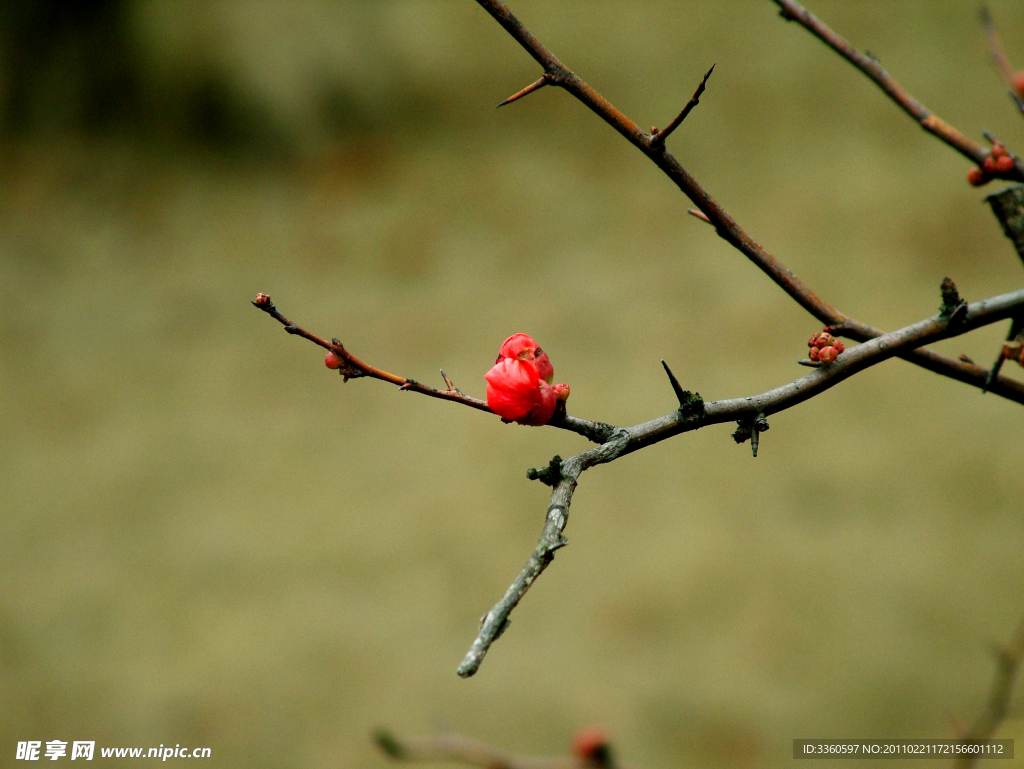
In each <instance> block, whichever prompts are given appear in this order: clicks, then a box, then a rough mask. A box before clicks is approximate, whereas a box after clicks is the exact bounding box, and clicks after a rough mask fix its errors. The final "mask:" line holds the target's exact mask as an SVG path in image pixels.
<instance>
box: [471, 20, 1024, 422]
mask: <svg viewBox="0 0 1024 769" xmlns="http://www.w3.org/2000/svg"><path fill="white" fill-rule="evenodd" d="M477 2H478V3H479V4H480V6H481V7H483V8H484V10H486V11H487V12H488V13H489V14H490V15H491V16H492V17H494V19H495V20H496V21H497V22H498V23H499V24H501V26H502V27H503V28H504V29H505V30H506V31H507V32H508V33H509V34H510V35H511V36H512V37H513V38H514V39H515V40H516V41H517V42H518V43H519V44H520V45H521V46H522V47H523V48H524V49H525V50H526V51H527V53H529V54H530V55H531V56H532V57H533V58H534V59H535V60H536V61H537V62H538V63H539V64H540V65H541V66H542V67H543V68H544V78H545V79H546V80H547V82H548V83H549V84H551V85H557V86H559V87H560V88H563V89H564V90H566V91H567V92H569V93H570V94H572V95H573V96H574V97H576V98H577V99H578V100H579V101H581V102H582V103H583V104H585V105H586V106H587V107H589V108H590V109H591V110H592V111H593V112H594V113H595V114H596V115H597V116H598V117H600V118H601V119H602V120H604V121H605V122H606V123H608V124H609V125H610V126H611V127H612V128H614V129H615V130H616V131H618V132H619V133H620V134H621V135H622V136H624V137H625V138H626V139H627V140H628V141H629V142H630V143H631V144H632V145H633V146H635V147H636V148H637V149H639V150H640V151H641V152H643V153H644V154H645V155H646V156H647V157H648V158H649V159H650V160H651V161H652V162H654V164H655V165H657V166H658V168H660V169H661V170H662V171H663V172H664V173H665V174H666V175H667V176H668V177H669V178H670V179H671V180H672V181H673V182H674V183H675V184H676V186H678V187H679V189H680V190H681V191H682V192H683V194H685V195H686V196H687V197H688V198H689V199H690V200H691V201H692V202H693V203H694V205H696V206H697V210H698V211H699V212H700V214H701V218H703V219H705V220H706V221H707V222H708V223H709V224H711V225H712V226H713V227H714V228H715V230H716V232H717V233H718V235H719V236H720V237H722V238H723V239H724V240H726V241H727V242H728V243H729V244H730V245H732V246H733V247H734V248H736V249H737V250H738V251H740V252H741V253H742V254H743V255H744V256H746V257H747V258H748V259H749V260H750V261H752V262H753V263H754V264H755V265H756V266H757V267H758V268H759V269H760V270H761V271H762V272H764V273H765V274H766V275H768V277H770V278H771V279H772V280H773V281H774V282H775V283H776V284H777V285H778V286H779V287H780V288H782V290H783V291H785V292H786V294H788V295H789V296H790V297H791V298H792V299H793V300H794V301H796V302H797V304H799V305H800V306H801V307H803V308H804V309H805V310H807V311H808V312H809V313H810V314H811V315H813V316H814V317H815V318H817V319H818V320H819V321H821V322H822V323H824V324H826V325H828V326H831V327H832V328H833V329H835V330H836V331H837V332H838V333H841V334H843V335H844V336H848V337H849V338H851V339H855V340H857V341H865V340H867V339H872V338H875V337H878V336H880V335H882V333H884V332H882V331H880V330H879V329H875V328H873V327H871V326H869V325H867V324H865V323H861V322H860V321H858V320H855V319H854V318H851V317H849V316H848V315H846V314H845V313H843V312H840V311H839V310H838V309H836V308H835V307H833V306H832V305H831V304H829V303H828V302H826V301H824V300H823V299H821V297H819V296H818V295H817V294H815V293H814V292H813V291H811V289H810V288H809V287H807V286H806V285H805V284H804V283H803V282H802V281H801V280H800V279H799V278H797V277H796V275H794V274H793V273H792V271H790V270H789V269H788V268H787V267H786V266H785V265H784V264H782V262H780V261H779V260H778V259H776V258H775V257H774V256H773V255H772V254H771V253H770V252H769V251H768V250H767V249H766V248H764V246H762V245H761V244H760V243H758V242H757V241H755V240H754V239H753V238H752V237H750V235H749V234H747V232H746V231H745V230H744V229H743V228H742V227H741V226H740V225H739V223H738V222H737V221H736V220H735V219H733V218H732V216H730V215H729V214H728V212H726V211H725V209H724V208H722V207H721V206H720V205H719V204H718V203H717V202H716V201H715V199H714V198H712V197H711V195H710V194H709V193H708V192H707V191H706V190H705V189H704V188H703V187H702V186H701V185H700V184H699V183H698V182H697V180H696V179H695V178H694V177H693V176H691V175H690V174H689V172H687V171H686V169H684V168H683V167H682V165H681V164H680V163H679V161H678V160H676V159H675V157H673V156H672V154H671V153H670V152H669V151H668V150H667V149H666V147H665V145H664V142H656V141H653V136H652V135H650V134H646V133H644V131H643V130H641V129H640V127H639V126H638V125H637V124H636V123H634V122H633V121H632V120H630V119H629V118H628V117H627V116H626V115H624V114H623V113H622V112H620V111H619V110H618V109H616V108H615V107H614V106H613V105H612V104H611V103H610V102H609V101H608V100H607V99H605V98H604V97H603V96H601V94H599V93H598V92H597V91H595V90H594V89H593V88H591V87H590V86H589V85H587V84H586V83H585V82H584V81H583V80H581V79H580V78H579V77H578V76H577V75H576V74H575V73H574V72H573V71H572V70H570V69H569V68H568V67H566V66H565V65H564V64H563V63H562V62H561V61H559V59H558V58H557V57H556V56H555V55H554V54H553V53H552V52H551V51H550V50H548V49H547V47H545V46H544V44H543V43H541V42H540V40H538V39H537V38H536V37H535V36H534V35H533V34H532V33H531V32H530V31H529V30H528V29H527V28H526V27H525V26H524V25H523V23H522V22H520V21H519V19H517V18H516V17H515V16H514V15H513V14H512V12H511V11H510V10H509V9H508V7H507V6H506V5H505V4H504V3H502V2H500V0H477ZM796 8H799V6H796ZM801 10H802V9H801ZM805 13H806V12H805ZM808 15H809V14H808ZM812 18H813V17H812ZM819 23H820V22H819ZM886 77H888V76H886ZM914 103H916V102H914ZM921 109H923V107H922V108H921ZM936 120H937V118H936ZM940 122H941V121H940ZM942 125H945V124H944V123H943V124H942ZM950 131H952V132H953V133H951V134H950V135H953V134H955V135H957V136H962V134H959V132H956V131H955V129H950ZM963 139H964V142H967V144H965V145H964V146H965V147H967V148H969V149H970V148H971V147H976V148H977V153H976V154H977V158H978V159H977V160H976V161H975V162H979V163H980V162H982V160H983V159H984V157H985V156H986V155H987V154H988V153H987V152H985V151H984V150H983V149H982V148H981V146H980V145H977V144H974V143H972V142H970V140H969V139H967V138H966V137H963ZM971 151H972V152H974V150H973V149H972V150H971ZM968 156H969V157H972V159H974V156H973V155H968ZM1017 162H1018V164H1019V163H1020V161H1019V160H1018V161H1017ZM1013 178H1018V177H1016V176H1014V177H1013ZM1020 178H1024V176H1021V177H1020ZM691 213H693V212H692V211H691ZM899 357H901V358H904V359H905V360H908V361H910V362H911V363H915V364H917V365H919V366H921V367H923V368H925V369H927V370H929V371H932V372H935V373H937V374H942V375H943V376H947V377H950V378H952V379H956V380H957V381H960V382H964V383H966V384H970V385H973V386H975V387H977V388H979V389H982V388H984V387H985V383H986V381H987V378H988V373H989V372H988V371H986V370H985V369H983V368H981V367H980V366H977V365H974V364H972V363H967V362H965V361H961V360H957V359H955V358H951V357H949V356H946V355H942V354H940V353H937V352H934V351H931V350H910V349H907V350H903V351H902V352H901V354H900V356H899ZM989 392H992V393H995V394H997V395H1001V396H1003V397H1005V398H1009V399H1010V400H1014V401H1016V402H1018V403H1024V385H1021V384H1020V383H1019V382H1015V381H1014V380H1012V379H1009V378H1007V377H999V378H997V379H996V380H995V381H993V382H992V386H991V387H990V388H989Z"/></svg>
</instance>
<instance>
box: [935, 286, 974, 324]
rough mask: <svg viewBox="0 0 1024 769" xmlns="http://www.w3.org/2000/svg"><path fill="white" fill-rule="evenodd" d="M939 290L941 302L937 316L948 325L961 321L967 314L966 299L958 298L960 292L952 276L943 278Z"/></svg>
mask: <svg viewBox="0 0 1024 769" xmlns="http://www.w3.org/2000/svg"><path fill="white" fill-rule="evenodd" d="M940 290H941V291H942V304H941V305H940V306H939V317H940V318H942V319H943V320H944V321H946V324H947V325H950V326H952V325H955V324H957V323H961V322H962V321H963V320H964V318H965V317H966V316H967V300H966V299H961V298H960V292H959V290H958V289H957V287H956V283H954V282H953V280H952V278H948V277H947V278H944V279H943V281H942V285H941V286H940Z"/></svg>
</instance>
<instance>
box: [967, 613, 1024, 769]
mask: <svg viewBox="0 0 1024 769" xmlns="http://www.w3.org/2000/svg"><path fill="white" fill-rule="evenodd" d="M1022 658H1024V619H1022V620H1021V622H1020V624H1019V625H1017V630H1016V632H1015V633H1014V634H1013V638H1011V639H1010V642H1009V643H1008V644H1007V645H1006V646H1004V647H1002V648H1000V649H998V650H997V652H996V675H995V679H994V680H993V681H992V690H991V693H990V694H989V701H988V706H987V707H986V708H985V712H983V713H982V714H981V717H980V718H978V720H977V721H976V722H975V723H974V725H973V726H972V727H971V728H970V729H969V730H968V731H967V733H966V734H964V735H962V739H963V740H964V741H965V742H981V741H983V740H987V739H989V738H991V737H992V735H994V734H995V733H996V729H998V728H999V724H1001V723H1002V721H1003V719H1004V718H1006V713H1007V711H1008V710H1009V708H1010V697H1011V696H1012V694H1013V682H1014V679H1015V678H1016V676H1017V669H1018V668H1019V666H1020V662H1021V659H1022ZM978 757H979V756H978V755H977V754H963V755H962V757H961V758H959V759H958V760H957V762H956V764H954V766H955V767H957V769H968V767H971V766H974V764H975V762H976V761H977V760H978Z"/></svg>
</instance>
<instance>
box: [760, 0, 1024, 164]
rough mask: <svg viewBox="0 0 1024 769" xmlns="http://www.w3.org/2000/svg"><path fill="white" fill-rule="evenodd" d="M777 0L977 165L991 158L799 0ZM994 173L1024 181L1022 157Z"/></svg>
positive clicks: (784, 10) (789, 15) (924, 125)
mask: <svg viewBox="0 0 1024 769" xmlns="http://www.w3.org/2000/svg"><path fill="white" fill-rule="evenodd" d="M773 2H774V3H775V4H776V5H778V6H779V8H780V9H781V10H780V14H781V15H782V17H783V18H785V19H787V20H789V21H795V22H797V23H799V24H800V25H801V26H802V27H804V28H805V29H807V30H808V31H809V32H810V33H811V34H812V35H814V36H815V37H816V38H818V39H819V40H821V41H822V42H823V43H825V45H827V46H828V47H829V48H831V49H832V50H833V51H835V52H836V53H838V54H839V55H840V56H842V57H843V58H844V59H846V60H847V61H848V62H850V63H851V64H852V65H853V66H855V67H856V68H857V69H859V70H860V71H861V72H863V73H864V74H865V75H867V76H868V77H869V78H870V79H871V80H872V81H873V82H874V83H875V84H876V85H877V86H878V87H879V88H881V89H882V90H883V91H885V93H886V94H887V95H888V96H889V98H890V99H892V100H893V101H894V102H896V103H897V104H898V105H899V106H900V107H901V108H902V109H903V111H904V112H906V113H907V114H908V115H910V117H912V118H913V119H914V120H916V121H917V123H918V124H919V125H920V126H921V127H922V128H923V129H924V130H926V131H927V132H928V133H930V134H932V135H934V136H937V137H938V138H939V139H941V140H942V141H944V142H945V143H946V144H948V145H949V146H950V147H952V148H953V149H955V150H956V151H957V152H959V153H960V154H961V155H963V156H964V157H966V158H968V159H969V160H971V161H973V162H974V163H975V164H976V165H981V164H982V163H983V162H984V160H985V158H986V157H988V150H986V149H985V148H984V147H983V146H982V145H980V144H978V143H977V142H975V141H972V140H970V139H968V138H967V137H966V136H964V135H963V134H962V133H960V132H959V131H958V130H957V129H955V128H953V126H951V125H950V124H949V123H947V122H946V121H945V120H943V119H942V118H940V117H938V116H937V115H935V114H933V113H932V112H931V111H930V110H928V109H927V108H926V107H925V106H924V105H923V104H921V102H919V101H918V100H917V99H915V98H914V97H913V96H911V95H910V94H909V93H907V92H906V90H904V88H903V86H901V85H900V84H899V83H897V82H896V81H895V80H893V79H892V77H891V76H890V75H889V73H888V72H886V71H885V70H884V69H882V65H881V64H879V63H878V61H877V59H875V58H873V57H871V56H868V55H867V54H864V53H861V52H860V51H858V50H857V49H856V48H854V47H853V46H852V45H850V43H849V42H847V41H846V40H844V39H843V38H841V37H840V36H839V35H837V34H836V33H835V32H833V31H832V30H831V29H829V28H828V27H827V26H825V24H823V23H822V22H821V21H820V20H819V19H818V18H816V17H815V16H814V15H813V14H811V13H810V12H809V11H808V10H806V9H805V8H804V7H803V6H802V5H800V4H799V3H797V2H795V0H773ZM991 176H993V177H995V178H999V179H1010V180H1013V181H1024V163H1022V162H1021V161H1020V160H1019V159H1015V161H1014V168H1013V170H1012V171H1009V172H1008V173H1005V174H1002V173H995V174H991Z"/></svg>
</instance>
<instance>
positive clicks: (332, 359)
mask: <svg viewBox="0 0 1024 769" xmlns="http://www.w3.org/2000/svg"><path fill="white" fill-rule="evenodd" d="M344 363H345V361H343V360H342V359H341V358H340V357H339V356H338V355H336V354H335V353H333V352H328V353H327V354H326V355H325V356H324V365H325V366H327V368H329V369H339V368H341V367H342V366H343V365H344Z"/></svg>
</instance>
